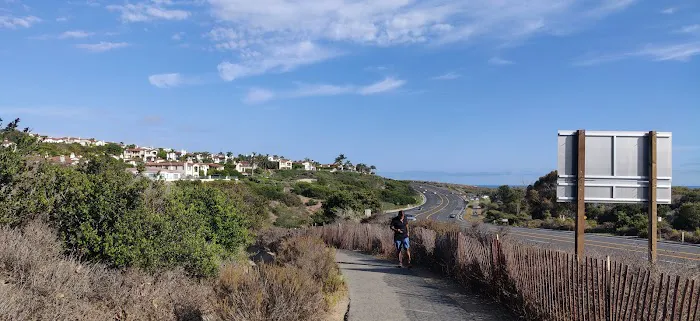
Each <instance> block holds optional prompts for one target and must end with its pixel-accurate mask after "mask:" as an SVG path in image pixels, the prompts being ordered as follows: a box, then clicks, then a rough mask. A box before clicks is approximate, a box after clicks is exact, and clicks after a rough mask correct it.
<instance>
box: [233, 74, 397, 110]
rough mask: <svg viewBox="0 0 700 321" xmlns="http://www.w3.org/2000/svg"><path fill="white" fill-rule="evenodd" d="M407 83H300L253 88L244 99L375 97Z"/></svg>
mask: <svg viewBox="0 0 700 321" xmlns="http://www.w3.org/2000/svg"><path fill="white" fill-rule="evenodd" d="M405 83H406V81H404V80H400V79H395V78H391V77H389V78H385V79H384V80H382V81H379V82H376V83H373V84H370V85H367V86H357V85H349V84H348V85H342V86H339V85H332V84H303V83H298V84H297V87H296V88H294V89H289V90H282V91H279V92H273V91H271V90H269V89H262V88H251V89H250V90H249V91H248V94H247V95H246V97H245V98H244V99H243V102H244V103H247V104H259V103H263V102H268V101H270V100H273V99H285V98H302V97H319V96H337V95H363V96H366V95H374V94H380V93H385V92H389V91H392V90H395V89H398V88H399V87H401V86H403V85H404V84H405Z"/></svg>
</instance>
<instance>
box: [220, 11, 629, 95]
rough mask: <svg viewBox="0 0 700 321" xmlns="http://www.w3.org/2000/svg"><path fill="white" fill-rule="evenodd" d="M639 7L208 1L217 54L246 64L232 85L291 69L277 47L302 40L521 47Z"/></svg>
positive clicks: (230, 68)
mask: <svg viewBox="0 0 700 321" xmlns="http://www.w3.org/2000/svg"><path fill="white" fill-rule="evenodd" d="M634 3H636V0H591V1H572V0H563V1H552V0H533V1H528V2H527V5H524V4H523V2H522V1H521V0H500V1H492V0H475V1H444V0H424V1H410V0H390V1H349V0H339V1H321V2H318V1H316V2H314V1H289V0H266V1H249V0H208V1H207V4H209V5H210V12H211V13H212V15H213V16H214V18H215V21H216V22H215V26H214V27H213V28H212V29H211V30H210V32H209V33H208V38H209V39H210V40H211V42H212V44H213V47H214V48H217V49H219V50H230V51H234V52H237V53H239V54H240V55H241V59H240V61H237V62H236V61H224V62H222V63H221V64H219V71H220V73H221V74H222V78H224V79H225V80H228V81H230V80H233V79H236V78H239V77H245V76H250V75H259V74H263V73H266V72H276V71H280V69H281V70H284V69H285V68H278V67H270V66H281V65H285V64H284V63H280V62H274V61H277V59H276V58H274V57H275V56H276V55H277V54H276V53H277V48H284V47H289V46H294V45H295V44H296V45H298V44H299V43H300V42H303V43H306V44H313V46H315V47H319V48H321V45H320V44H323V47H322V48H334V47H336V45H337V46H338V47H343V48H346V46H343V45H344V44H348V43H353V44H362V45H368V46H380V47H387V46H396V45H407V44H431V45H440V44H447V43H453V42H474V40H476V39H489V40H494V39H495V40H496V41H497V42H506V43H516V42H519V41H522V40H524V39H527V38H529V37H533V36H536V35H538V34H550V33H554V32H556V31H557V30H559V29H567V30H578V29H582V28H585V27H588V26H590V25H593V24H592V23H590V22H594V21H597V20H600V19H604V18H605V17H607V16H609V15H612V14H614V13H617V12H620V11H622V10H625V9H626V8H628V7H630V6H632V5H633V4H634ZM569 32H572V31H569ZM328 50H330V49H328ZM251 54H253V55H252V56H251ZM330 56H331V57H332V56H335V55H330ZM270 57H273V58H270ZM328 58H329V57H328V56H324V58H318V57H317V56H314V55H311V54H309V57H308V58H305V59H304V60H303V61H304V63H295V64H292V65H293V66H295V67H296V66H302V65H308V64H314V63H318V62H321V61H324V60H325V59H328ZM292 68H293V67H292ZM287 70H289V69H287Z"/></svg>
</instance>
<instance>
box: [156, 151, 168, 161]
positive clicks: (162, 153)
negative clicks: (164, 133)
mask: <svg viewBox="0 0 700 321" xmlns="http://www.w3.org/2000/svg"><path fill="white" fill-rule="evenodd" d="M156 157H158V158H160V159H167V158H168V153H167V152H166V151H165V150H164V149H162V148H159V149H158V153H157V154H156Z"/></svg>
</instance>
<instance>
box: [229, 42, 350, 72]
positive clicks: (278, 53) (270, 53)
mask: <svg viewBox="0 0 700 321" xmlns="http://www.w3.org/2000/svg"><path fill="white" fill-rule="evenodd" d="M340 54H341V53H340V52H338V51H335V50H332V49H329V48H325V47H322V46H320V45H317V44H315V43H312V42H310V41H302V42H299V43H295V44H292V45H286V46H277V47H271V48H268V50H267V51H266V52H264V53H260V52H246V53H245V54H243V55H242V58H243V59H242V60H241V61H240V62H238V63H231V62H228V61H224V62H222V63H220V64H219V65H218V66H217V69H218V70H219V75H220V76H221V79H223V80H225V81H233V80H235V79H239V78H244V77H249V76H256V75H262V74H265V73H268V72H277V73H281V72H288V71H291V70H294V69H296V68H297V67H299V66H303V65H309V64H313V63H317V62H321V61H324V60H327V59H330V58H333V57H336V56H338V55H340Z"/></svg>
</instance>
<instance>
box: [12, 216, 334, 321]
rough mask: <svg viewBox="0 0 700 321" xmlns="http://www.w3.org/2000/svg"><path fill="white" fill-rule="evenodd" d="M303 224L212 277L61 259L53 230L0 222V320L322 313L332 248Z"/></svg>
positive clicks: (330, 284)
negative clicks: (251, 260)
mask: <svg viewBox="0 0 700 321" xmlns="http://www.w3.org/2000/svg"><path fill="white" fill-rule="evenodd" d="M300 233H302V231H300V230H299V231H294V230H283V229H274V230H271V231H269V232H267V234H264V235H263V238H266V239H265V240H264V241H261V243H264V242H269V243H268V245H270V244H274V247H275V248H276V251H278V252H279V254H278V258H279V259H278V261H277V262H276V263H274V264H270V265H265V264H263V265H260V266H257V267H251V266H248V265H242V264H235V263H231V264H228V265H225V266H224V267H223V268H222V269H221V272H220V276H219V278H218V279H216V280H200V281H198V280H195V279H192V278H189V277H187V276H186V275H185V273H183V272H182V271H166V272H162V273H157V274H148V273H145V272H143V271H139V270H137V269H129V270H125V271H119V270H114V269H110V268H108V267H106V266H104V265H101V264H92V263H87V264H86V263H82V262H80V261H79V260H75V259H71V258H66V257H65V256H64V255H63V254H62V251H61V245H60V243H59V242H58V240H57V238H56V236H55V234H54V231H53V230H52V229H51V228H50V227H49V226H47V225H46V224H44V223H39V222H31V223H29V224H27V225H26V226H25V227H24V228H23V229H12V228H7V227H6V228H2V229H0V320H246V321H258V320H260V321H262V320H280V321H281V320H285V321H286V320H289V321H295V320H299V321H301V320H311V321H314V320H319V321H320V320H323V319H324V317H325V315H326V312H327V311H328V310H329V308H330V307H332V306H333V305H334V304H335V302H336V301H337V300H338V299H339V298H342V297H343V293H345V291H346V287H345V284H344V282H343V280H342V276H341V275H340V272H339V269H338V266H337V264H336V263H335V260H334V256H335V252H334V250H332V249H329V248H328V247H326V246H325V244H324V243H323V241H321V240H320V239H317V238H312V237H308V236H299V234H300Z"/></svg>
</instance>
